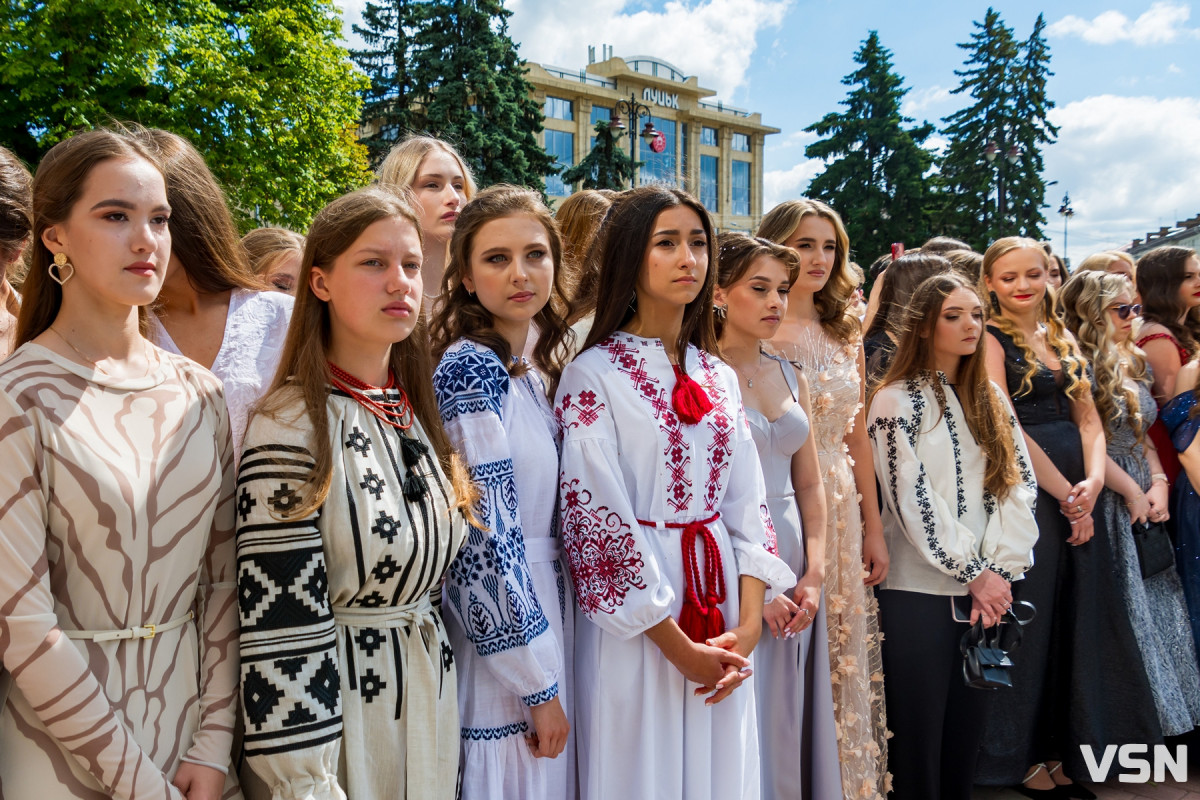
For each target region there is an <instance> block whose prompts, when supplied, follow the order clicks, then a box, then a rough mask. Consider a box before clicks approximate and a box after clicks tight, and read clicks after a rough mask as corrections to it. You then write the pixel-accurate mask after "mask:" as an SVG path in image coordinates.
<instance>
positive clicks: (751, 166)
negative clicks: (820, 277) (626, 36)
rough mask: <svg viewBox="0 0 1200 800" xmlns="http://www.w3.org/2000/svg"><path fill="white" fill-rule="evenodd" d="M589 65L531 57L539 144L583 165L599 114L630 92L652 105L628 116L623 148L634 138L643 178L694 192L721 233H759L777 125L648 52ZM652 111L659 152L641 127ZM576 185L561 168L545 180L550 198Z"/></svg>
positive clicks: (606, 114)
mask: <svg viewBox="0 0 1200 800" xmlns="http://www.w3.org/2000/svg"><path fill="white" fill-rule="evenodd" d="M589 50H590V51H591V57H590V58H589V61H591V63H589V64H588V65H587V66H586V67H585V68H583V69H579V70H567V69H562V68H559V67H552V66H548V65H542V64H533V63H530V64H528V68H529V70H528V73H527V74H526V77H527V78H528V80H529V81H530V82H531V83H532V84H533V86H534V96H535V99H536V100H537V101H538V102H539V103H541V104H542V107H543V109H544V111H545V114H546V120H545V130H544V131H543V132H542V134H541V139H542V146H543V147H545V148H546V151H547V152H548V153H550V154H551V155H552V156H554V158H555V161H556V163H557V164H558V165H559V166H562V167H570V166H574V165H575V164H578V163H579V162H580V161H581V160H583V158H584V157H585V156H586V155H587V154H588V152H589V151H590V150H591V148H592V143H593V138H594V134H595V130H594V129H595V126H596V123H597V122H598V121H601V120H603V121H606V122H607V121H610V120H611V119H612V116H613V114H614V113H616V112H615V106H616V104H617V102H618V101H620V100H625V101H626V102H628V101H629V100H630V99H631V98H632V99H633V100H635V101H637V102H638V103H640V104H642V105H644V106H646V107H647V108H648V109H649V112H650V115H649V117H643V118H641V119H628V118H626V117H625V116H624V114H622V121H623V122H624V123H625V125H626V126H627V127H626V130H625V136H623V137H621V139H620V143H621V145H622V146H624V147H625V148H628V147H629V146H630V144H629V142H630V139H633V141H634V143H635V144H634V160H636V161H641V162H643V165H642V167H641V168H640V170H639V171H638V183H639V185H644V184H647V183H655V182H662V183H666V184H669V185H671V186H678V187H679V188H681V189H685V190H687V191H688V192H691V193H692V194H694V195H695V196H696V197H697V198H699V199H700V201H701V202H702V203H704V206H705V207H706V208H707V209H708V210H709V212H710V213H711V214H712V217H713V222H714V224H715V225H716V226H717V229H718V230H720V231H726V230H742V231H753V230H755V229H756V228H757V227H758V223H759V221H760V220H761V219H762V215H763V210H764V209H763V141H764V139H765V138H766V137H767V136H768V135H769V134H772V133H779V129H778V128H772V127H770V126H769V125H764V124H763V123H762V115H761V114H759V113H752V112H750V111H745V110H743V109H739V108H733V107H731V106H726V105H724V104H723V103H721V102H719V101H718V102H714V101H711V100H708V99H706V98H711V97H712V96H713V95H714V94H716V92H714V91H713V90H711V89H705V88H703V87H702V86H700V83H699V80H698V79H697V78H696V76H694V75H691V76H689V75H684V74H683V73H682V72H681V71H680V70H679V69H678V68H676V67H674V66H672V65H671V64H668V63H667V62H665V61H663V60H662V59H659V58H654V57H652V56H629V57H627V58H620V57H614V56H612V51H611V48H609V47H607V46H605V47H604V50H603V53H602V54H603V55H604V56H607V58H605V59H604V60H601V61H595V59H594V55H595V49H594V48H589ZM647 119H648V120H649V121H650V122H651V123H653V125H654V128H655V129H656V130H658V131H661V132H662V139H661V140H660V144H662V145H664V147H663V150H662V152H659V153H656V152H653V150H652V149H651V148H650V147H649V146H648V145H647V143H646V141H645V140H643V139H642V138H641V137H640V136H639V135H638V134H639V133H640V131H641V130H642V128H643V127H644V125H645V123H646V121H647ZM572 191H573V187H571V186H568V185H564V184H563V182H562V179H561V178H559V177H558V176H557V175H552V176H548V177H547V179H546V193H547V194H548V195H550V197H551V199H557V198H562V197H566V196H567V195H569V194H570V193H571V192H572Z"/></svg>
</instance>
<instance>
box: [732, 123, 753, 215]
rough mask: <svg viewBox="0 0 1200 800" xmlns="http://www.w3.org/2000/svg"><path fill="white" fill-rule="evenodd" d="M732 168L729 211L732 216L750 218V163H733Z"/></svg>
mask: <svg viewBox="0 0 1200 800" xmlns="http://www.w3.org/2000/svg"><path fill="white" fill-rule="evenodd" d="M734 135H735V136H736V135H737V134H734ZM732 166H733V180H732V181H731V186H730V188H731V189H732V190H733V196H732V197H731V198H730V200H731V202H730V205H731V206H732V208H730V211H731V212H732V213H733V214H734V216H739V217H748V216H750V162H749V161H734V162H733V165H732Z"/></svg>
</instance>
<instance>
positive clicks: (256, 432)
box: [237, 189, 473, 800]
mask: <svg viewBox="0 0 1200 800" xmlns="http://www.w3.org/2000/svg"><path fill="white" fill-rule="evenodd" d="M420 224H421V218H420V216H418V212H417V211H415V210H414V209H413V208H412V207H411V206H410V205H408V204H407V203H406V202H405V201H403V200H402V199H400V198H399V197H397V196H396V195H394V194H392V193H391V192H387V191H384V190H382V189H363V190H361V191H358V192H354V193H352V194H348V195H346V196H344V197H342V198H340V199H338V200H335V201H334V202H332V203H330V204H329V205H328V206H327V207H326V208H325V209H324V210H323V211H321V212H320V213H319V214H317V217H316V219H314V220H313V223H312V227H311V228H310V230H309V233H308V241H307V244H306V246H305V250H304V263H303V265H302V267H301V270H300V284H299V286H300V289H299V292H298V295H297V298H296V314H295V317H294V321H293V324H292V326H291V327H290V328H289V329H288V338H287V343H286V345H285V346H284V352H283V359H282V361H281V362H280V369H279V374H278V375H277V376H276V378H275V381H274V382H273V383H272V385H271V390H270V392H269V393H268V394H267V395H266V397H265V398H264V399H263V401H262V404H261V405H260V406H259V408H258V409H257V410H256V412H255V415H254V417H253V419H252V420H251V422H250V427H249V428H248V430H247V431H246V443H245V447H246V449H245V452H244V453H243V456H242V462H241V468H240V471H239V475H238V486H239V489H238V500H237V511H238V518H237V524H238V563H239V576H238V577H239V586H240V592H241V595H240V601H241V617H242V632H241V655H242V696H243V704H242V706H243V715H244V720H245V727H246V737H245V752H246V757H247V762H248V763H249V765H250V767H251V768H252V769H253V771H254V772H255V773H257V775H258V777H259V779H260V780H261V781H262V782H263V783H265V784H266V785H265V786H256V787H251V786H250V785H249V782H248V783H247V793H248V794H252V796H262V797H273V798H279V797H287V798H291V797H304V798H307V797H320V798H345V797H347V796H348V797H351V798H354V800H392V798H401V797H407V798H452V797H454V794H455V785H456V782H457V776H458V750H459V744H458V734H459V731H458V699H457V691H456V680H455V675H454V657H453V654H452V651H451V648H450V642H449V640H448V639H447V637H446V632H445V628H444V627H443V624H442V619H441V612H440V611H439V610H438V608H437V606H436V605H435V601H436V600H437V595H438V589H439V587H440V586H441V582H442V579H443V578H444V577H445V575H446V573H447V571H448V570H449V567H450V562H451V561H452V560H453V559H454V556H455V554H457V552H458V548H459V545H460V544H461V543H462V531H463V528H462V524H461V520H460V513H459V508H460V507H461V506H462V504H464V503H469V502H472V500H473V498H472V497H471V496H470V484H469V481H468V479H467V477H466V472H465V470H463V469H462V467H461V465H459V464H457V463H456V461H455V460H454V459H453V458H452V457H451V450H450V443H449V441H448V440H447V438H446V435H445V432H444V431H443V430H442V422H441V419H440V418H439V417H438V413H437V404H436V401H435V399H434V396H433V386H432V377H433V376H432V372H433V370H432V364H431V357H430V355H429V345H428V341H427V338H426V336H425V332H424V325H423V323H422V322H421V321H420V320H421V313H420V311H421V229H420ZM252 788H253V793H252ZM259 793H261V795H260V794H259Z"/></svg>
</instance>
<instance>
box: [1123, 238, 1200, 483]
mask: <svg viewBox="0 0 1200 800" xmlns="http://www.w3.org/2000/svg"><path fill="white" fill-rule="evenodd" d="M1136 276H1137V291H1138V294H1139V295H1141V298H1142V326H1141V328H1140V329H1139V330H1138V333H1137V346H1138V347H1140V348H1142V350H1143V351H1144V352H1145V353H1146V360H1147V361H1149V362H1150V369H1151V370H1152V371H1153V373H1154V385H1153V387H1151V388H1152V391H1153V392H1154V400H1155V402H1157V403H1158V406H1159V409H1161V408H1162V406H1163V404H1165V403H1166V402H1167V401H1168V400H1170V399H1171V398H1172V397H1174V396H1175V395H1176V391H1175V374H1176V373H1177V372H1179V369H1180V367H1182V366H1183V365H1184V364H1186V363H1187V362H1188V361H1190V360H1191V359H1192V356H1194V355H1196V353H1197V346H1198V345H1197V340H1196V337H1197V334H1198V332H1200V261H1198V260H1197V259H1196V251H1195V250H1190V249H1188V248H1186V247H1159V248H1156V249H1154V250H1151V251H1150V252H1149V253H1146V255H1144V256H1142V257H1141V258H1140V259H1138V262H1137V272H1136ZM1150 440H1151V441H1152V442H1154V446H1155V447H1156V448H1157V449H1158V457H1159V460H1161V461H1162V466H1163V473H1164V474H1165V475H1166V476H1167V480H1168V481H1170V482H1172V483H1174V482H1175V477H1176V476H1177V475H1178V474H1179V458H1178V456H1177V455H1176V454H1175V448H1174V447H1172V446H1171V438H1170V436H1168V435H1167V432H1166V429H1165V428H1164V427H1163V421H1162V420H1156V421H1155V424H1154V425H1151V426H1150Z"/></svg>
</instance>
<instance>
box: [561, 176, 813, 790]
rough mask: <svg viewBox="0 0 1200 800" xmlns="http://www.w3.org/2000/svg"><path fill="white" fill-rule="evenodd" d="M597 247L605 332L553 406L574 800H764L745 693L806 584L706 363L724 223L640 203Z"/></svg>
mask: <svg viewBox="0 0 1200 800" xmlns="http://www.w3.org/2000/svg"><path fill="white" fill-rule="evenodd" d="M604 237H605V238H604V243H603V245H602V247H601V250H600V261H599V263H600V284H599V287H598V292H597V298H598V300H597V303H596V309H597V315H596V318H595V323H594V325H593V326H592V329H591V333H590V334H589V336H588V339H587V341H585V342H584V347H583V351H582V352H581V353H580V354H579V356H578V357H577V358H576V359H575V360H574V361H573V362H571V363H570V364H569V365H567V367H566V368H565V369H564V370H563V375H562V380H561V382H560V383H559V387H558V396H557V403H556V405H557V407H556V412H557V414H558V415H559V419H560V421H561V424H562V429H563V453H562V462H561V468H560V473H559V498H560V506H559V519H560V524H561V525H562V538H563V546H564V549H565V550H566V554H567V560H568V563H569V565H570V569H571V577H572V579H573V582H574V586H575V595H576V599H577V601H578V605H579V610H580V612H581V615H580V617H578V620H577V621H578V624H577V627H576V629H575V637H576V638H575V678H576V684H577V686H578V690H577V692H576V702H575V710H576V731H577V737H578V745H579V771H580V781H579V782H580V791H581V795H582V797H583V800H600V798H606V799H607V798H614V797H617V798H621V797H630V798H632V797H687V798H689V799H690V798H695V800H708V799H709V798H718V797H745V798H751V799H753V798H757V797H758V796H759V794H758V793H759V771H758V756H759V752H758V736H757V733H756V730H755V714H754V695H753V692H751V691H748V690H743V691H737V689H738V687H740V686H741V684H742V683H743V681H745V680H746V678H747V677H748V675H749V670H748V669H747V668H748V667H749V661H748V660H747V657H748V656H749V654H750V652H751V651H752V650H753V649H754V646H755V644H757V642H758V637H759V634H760V633H761V631H762V613H763V599H764V591H766V590H767V588H768V587H770V588H771V589H772V590H773V591H787V590H790V589H791V588H792V587H793V586H795V585H796V576H795V575H794V574H793V573H792V571H791V570H789V569H788V568H787V566H786V565H785V564H784V563H783V562H782V561H780V560H779V558H778V557H777V556H776V555H774V550H775V548H774V544H773V542H772V541H771V540H770V530H771V529H770V522H769V520H770V516H769V514H768V512H767V507H766V498H765V495H764V487H763V482H762V475H761V472H760V471H759V462H758V454H757V453H756V452H755V449H754V441H753V439H752V438H751V436H750V431H749V428H748V427H747V425H746V421H745V417H744V415H743V414H742V404H741V394H740V392H739V391H738V388H737V381H736V378H735V376H734V374H733V371H732V370H731V369H730V368H729V367H727V366H726V365H725V364H723V363H721V361H720V359H718V358H717V357H716V356H714V355H711V353H712V351H714V350H715V349H716V347H717V342H716V336H715V334H714V333H713V327H712V302H713V287H714V286H715V284H716V268H715V263H714V262H715V258H714V252H713V239H712V229H711V223H710V222H709V219H708V215H707V213H705V211H704V207H703V206H701V205H700V203H699V202H697V201H696V200H695V199H694V198H692V197H691V196H690V195H687V194H684V193H683V192H680V191H678V190H675V189H666V188H661V187H642V188H638V189H634V190H632V191H630V192H627V193H625V194H624V195H622V196H621V198H620V199H618V200H617V201H616V203H615V204H614V205H613V209H612V212H611V214H610V216H609V220H608V223H607V224H606V227H605V234H604ZM706 351H707V352H706Z"/></svg>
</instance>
